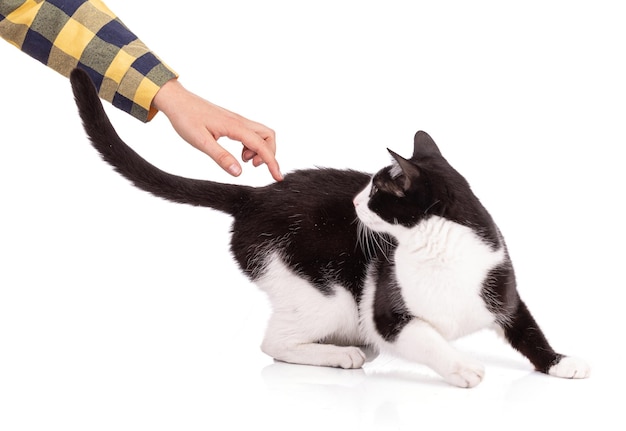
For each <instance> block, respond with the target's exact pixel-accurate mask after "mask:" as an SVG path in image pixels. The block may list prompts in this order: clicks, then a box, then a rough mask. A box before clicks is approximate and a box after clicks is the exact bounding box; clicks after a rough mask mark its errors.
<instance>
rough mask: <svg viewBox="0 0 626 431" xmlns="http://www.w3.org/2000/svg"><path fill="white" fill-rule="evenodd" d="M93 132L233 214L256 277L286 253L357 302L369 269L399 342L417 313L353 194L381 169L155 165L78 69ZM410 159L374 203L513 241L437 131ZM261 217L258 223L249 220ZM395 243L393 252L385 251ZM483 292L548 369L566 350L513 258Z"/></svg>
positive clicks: (511, 333)
mask: <svg viewBox="0 0 626 431" xmlns="http://www.w3.org/2000/svg"><path fill="white" fill-rule="evenodd" d="M71 83H72V88H73V91H74V95H75V99H76V103H77V105H78V108H79V112H80V116H81V118H82V121H83V125H84V127H85V130H86V132H87V134H88V136H89V138H90V140H91V143H92V144H93V146H94V147H95V148H96V149H97V150H98V152H99V153H100V154H101V155H102V157H103V158H104V160H106V161H107V162H108V163H109V164H111V165H112V166H113V167H114V168H115V169H116V170H117V171H118V172H119V173H120V174H122V175H123V176H124V177H126V178H128V179H129V180H130V181H131V182H132V183H133V184H135V185H136V186H137V187H138V188H140V189H143V190H145V191H148V192H150V193H152V194H154V195H156V196H159V197H162V198H165V199H168V200H171V201H174V202H179V203H185V204H190V205H196V206H205V207H210V208H214V209H216V210H219V211H223V212H225V213H228V214H230V215H231V216H233V218H234V222H233V225H232V239H231V252H232V254H233V256H234V257H235V259H236V261H237V262H238V264H239V266H240V268H241V269H242V271H243V272H244V273H245V274H247V276H248V277H250V278H251V279H252V280H254V279H256V278H258V277H260V276H261V275H263V271H264V270H265V267H264V257H265V256H266V254H267V252H268V251H274V252H276V251H278V252H279V253H280V254H281V257H282V258H283V259H284V260H285V263H286V264H287V265H288V266H289V267H290V268H291V269H292V270H293V271H295V272H296V273H297V274H299V275H300V276H301V277H304V278H305V279H307V280H308V281H309V282H310V283H311V284H312V285H314V286H316V288H317V289H319V290H320V291H321V292H322V293H323V294H325V295H334V294H335V292H334V290H333V289H334V288H335V287H333V286H336V285H337V284H340V285H342V286H344V287H345V288H346V289H347V290H349V292H350V293H351V294H352V295H353V297H354V298H355V300H356V301H357V302H358V301H359V300H360V298H361V295H362V293H363V283H364V279H365V277H366V272H367V271H368V268H373V269H371V270H372V271H373V274H374V279H375V280H376V284H377V289H376V296H375V314H374V318H375V323H376V327H377V330H378V332H379V333H380V334H381V336H382V337H383V338H384V339H386V340H389V341H393V340H394V339H395V337H397V335H398V334H399V332H400V331H401V330H402V328H403V327H404V326H405V325H406V324H407V323H408V322H409V321H411V319H414V318H416V316H412V315H411V314H410V313H409V311H408V310H407V308H406V306H405V304H404V302H403V299H402V294H401V292H400V289H399V287H398V285H397V281H396V278H395V273H394V264H393V257H394V251H393V250H394V243H393V240H391V239H389V238H387V239H385V238H381V240H382V241H385V243H386V246H385V247H374V246H371V247H364V246H363V244H362V242H361V241H360V240H359V238H360V233H359V230H358V229H359V226H358V223H357V216H356V212H355V208H354V205H353V199H354V197H355V196H356V195H357V194H358V193H359V192H360V191H361V190H362V189H364V188H365V187H366V186H367V184H368V183H369V181H370V178H372V176H371V175H370V174H366V173H362V172H356V171H351V170H336V169H311V170H300V171H295V172H293V173H290V174H288V175H286V176H285V178H284V180H283V181H282V182H277V183H273V184H270V185H268V186H265V187H259V188H253V187H247V186H240V185H231V184H222V183H217V182H213V181H203V180H194V179H189V178H183V177H180V176H176V175H171V174H168V173H166V172H163V171H161V170H159V169H157V168H156V167H154V166H152V165H151V164H149V163H148V162H146V161H145V160H144V159H142V158H141V157H140V156H139V155H138V154H137V153H135V151H133V150H132V149H131V148H129V147H128V146H127V145H126V144H125V143H124V142H123V141H122V140H121V139H120V137H119V136H118V135H117V133H116V132H115V130H114V128H113V126H112V125H111V123H110V122H109V120H108V118H107V116H106V113H105V112H104V110H103V108H102V105H101V103H100V100H99V98H98V95H97V93H96V91H95V88H94V86H93V84H92V82H91V80H90V78H89V76H88V75H87V74H86V73H85V72H82V71H80V70H78V69H76V70H74V71H73V72H72V74H71ZM414 148H415V150H414V151H415V152H414V154H413V157H412V158H411V159H409V160H406V159H403V158H402V157H400V156H398V155H397V154H395V153H393V152H392V156H393V157H394V158H395V159H396V161H397V163H398V166H399V167H400V168H401V172H399V171H397V169H396V170H394V168H391V167H387V168H384V169H382V170H381V171H380V172H378V173H377V174H376V175H374V177H373V181H372V182H373V187H372V192H371V198H370V201H369V203H368V205H369V207H370V208H371V209H372V210H373V211H374V212H375V213H376V214H378V215H379V216H380V217H381V218H382V219H383V220H385V221H387V222H388V223H391V224H400V225H403V226H406V227H411V226H414V225H416V224H417V223H419V222H420V221H421V220H424V219H426V218H428V217H431V216H433V215H437V216H440V217H443V218H446V219H448V220H452V221H454V222H457V223H459V224H462V225H464V226H468V227H470V228H472V229H473V230H475V231H476V232H477V233H478V234H479V235H480V237H481V238H482V239H483V240H484V241H485V242H486V243H487V244H489V245H490V246H491V247H492V248H493V249H498V248H500V247H505V245H504V242H503V239H502V237H501V235H500V233H499V231H498V229H497V227H496V225H495V224H494V222H493V220H492V219H491V216H490V215H489V213H488V212H487V211H486V210H485V208H484V207H483V206H482V205H481V204H480V202H479V200H478V199H477V198H476V197H475V196H474V195H473V193H471V191H470V187H469V184H468V183H467V181H466V180H465V179H464V178H463V177H462V176H461V175H460V174H459V173H458V172H456V171H455V170H454V169H453V168H452V167H451V166H450V165H449V164H448V162H447V161H446V160H445V159H444V158H443V157H442V155H441V153H440V151H439V149H438V148H437V146H436V145H435V143H434V142H433V141H432V139H431V138H430V136H428V135H427V134H426V133H424V132H418V133H417V134H416V136H415V141H414ZM250 220H253V223H251V222H250ZM385 248H387V250H385ZM483 291H484V292H483V299H484V301H485V303H486V304H487V306H488V307H489V310H490V311H491V312H492V313H493V314H494V315H495V316H496V317H497V322H498V323H499V324H500V326H501V327H502V328H503V330H504V333H505V336H506V338H507V339H508V340H509V342H510V343H511V345H512V346H513V347H514V348H516V349H517V350H519V351H520V352H521V353H522V354H524V355H525V356H526V357H528V358H529V360H530V361H531V362H532V363H533V364H534V366H535V367H536V369H537V370H539V371H542V372H547V371H548V370H549V368H550V366H552V365H553V364H555V363H558V361H559V360H560V359H561V357H562V355H559V354H557V353H556V352H554V350H553V349H552V348H551V347H550V345H549V344H548V341H547V340H546V338H545V336H544V335H543V333H542V332H541V330H540V329H539V327H538V326H537V324H536V322H535V321H534V319H533V318H532V316H531V315H530V313H529V311H528V309H527V308H526V306H525V304H524V303H523V302H522V301H521V300H520V298H519V295H518V294H517V290H516V286H515V276H514V273H513V267H512V265H511V263H510V260H509V259H508V256H507V260H506V262H505V263H504V264H503V265H501V266H499V267H497V268H496V269H494V270H493V271H492V272H491V273H490V274H489V276H488V277H487V279H486V280H485V284H484V289H483Z"/></svg>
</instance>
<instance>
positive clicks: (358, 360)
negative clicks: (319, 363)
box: [330, 346, 366, 369]
mask: <svg viewBox="0 0 626 431" xmlns="http://www.w3.org/2000/svg"><path fill="white" fill-rule="evenodd" d="M331 357H332V359H331V360H330V364H331V366H335V367H339V368H344V369H354V368H361V367H362V366H363V364H364V363H365V358H366V356H365V353H363V351H362V350H361V349H359V348H358V347H352V346H351V347H339V348H337V350H336V352H333V353H332V354H331ZM333 362H334V364H333Z"/></svg>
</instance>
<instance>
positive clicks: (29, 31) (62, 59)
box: [0, 0, 176, 121]
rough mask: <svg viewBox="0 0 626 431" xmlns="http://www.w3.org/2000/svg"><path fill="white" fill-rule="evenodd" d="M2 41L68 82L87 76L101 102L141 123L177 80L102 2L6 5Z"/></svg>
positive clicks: (0, 20) (1, 9)
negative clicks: (79, 73) (80, 72)
mask: <svg viewBox="0 0 626 431" xmlns="http://www.w3.org/2000/svg"><path fill="white" fill-rule="evenodd" d="M0 36H1V37H3V38H5V39H6V40H8V41H9V42H10V43H12V44H13V45H15V46H17V47H18V48H19V49H21V50H22V51H23V52H25V53H26V54H29V55H30V56H32V57H33V58H35V59H37V60H39V61H40V62H42V63H44V64H46V65H47V66H49V67H50V68H52V69H54V70H56V71H57V72H59V73H61V74H62V75H64V76H69V74H70V72H71V71H72V69H74V68H76V67H80V68H82V69H84V70H86V71H87V72H88V73H89V74H90V76H91V78H92V80H93V81H94V83H95V84H96V87H97V88H98V92H99V94H100V97H102V98H103V99H105V100H107V101H109V102H111V103H112V104H113V105H114V106H116V107H118V108H120V109H122V110H123V111H126V112H128V113H129V114H131V115H133V116H134V117H136V118H138V119H140V120H141V121H149V120H150V119H151V118H152V117H153V116H154V114H155V113H156V110H155V109H154V108H153V107H152V101H153V99H154V96H155V95H156V94H157V92H158V91H159V89H160V88H161V87H162V86H163V85H164V84H165V83H166V82H167V81H169V80H171V79H172V78H174V77H176V73H175V72H173V71H172V70H171V69H170V68H169V67H168V66H167V65H165V64H164V63H163V62H162V61H161V60H159V59H158V58H157V57H156V55H155V54H154V53H152V52H151V51H150V50H149V49H148V47H146V45H145V44H143V42H141V41H140V40H139V39H138V38H137V36H135V34H133V33H132V32H131V31H130V30H129V29H128V28H127V27H125V26H124V25H123V24H122V22H121V21H120V20H119V19H118V18H117V16H116V15H115V14H113V12H111V11H110V10H109V9H108V8H107V7H106V5H105V4H104V3H102V1H100V0H89V1H87V0H85V1H82V0H48V1H41V2H35V1H34V0H26V1H15V0H9V1H0Z"/></svg>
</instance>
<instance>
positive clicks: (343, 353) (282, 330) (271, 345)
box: [261, 310, 365, 368]
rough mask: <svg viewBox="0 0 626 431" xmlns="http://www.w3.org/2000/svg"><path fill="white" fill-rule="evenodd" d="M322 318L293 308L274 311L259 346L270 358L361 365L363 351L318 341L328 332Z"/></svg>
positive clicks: (323, 364) (353, 347) (349, 365)
mask: <svg viewBox="0 0 626 431" xmlns="http://www.w3.org/2000/svg"><path fill="white" fill-rule="evenodd" d="M323 319H324V316H319V317H318V318H317V319H308V318H307V316H303V315H302V313H299V312H298V311H296V310H294V311H293V312H286V311H285V312H274V314H273V315H272V317H271V318H270V320H269V323H268V327H267V331H266V334H265V339H264V340H263V344H262V345H261V349H262V350H263V352H264V353H266V354H267V355H269V356H271V357H273V358H274V359H277V360H279V361H283V362H289V363H292V364H302V365H317V366H325V367H338V368H361V366H362V365H363V364H364V363H365V353H363V351H362V350H361V349H360V348H358V347H355V346H336V345H332V344H323V343H320V342H319V341H320V340H322V339H324V338H325V337H327V336H328V335H329V334H330V332H329V331H328V329H330V328H328V327H327V325H325V324H323V323H322V322H321V320H323ZM320 323H322V324H321V325H320Z"/></svg>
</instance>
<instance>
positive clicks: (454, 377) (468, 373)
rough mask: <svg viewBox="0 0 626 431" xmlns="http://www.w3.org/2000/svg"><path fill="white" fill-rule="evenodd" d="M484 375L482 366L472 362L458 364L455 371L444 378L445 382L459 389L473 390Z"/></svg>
mask: <svg viewBox="0 0 626 431" xmlns="http://www.w3.org/2000/svg"><path fill="white" fill-rule="evenodd" d="M484 375H485V368H484V367H483V366H482V364H480V363H478V362H473V361H465V362H459V363H458V364H457V365H456V367H455V369H454V370H453V371H452V372H451V373H450V374H448V375H447V376H444V377H445V379H446V381H447V382H448V383H450V384H452V385H454V386H458V387H460V388H473V387H474V386H476V385H478V384H479V383H480V382H481V381H482V380H483V376H484Z"/></svg>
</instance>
